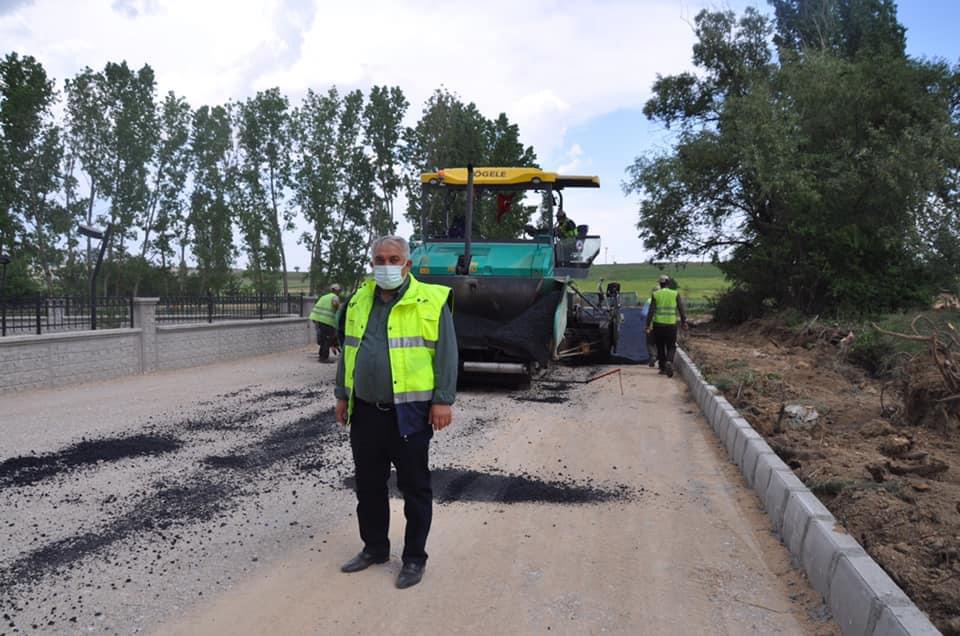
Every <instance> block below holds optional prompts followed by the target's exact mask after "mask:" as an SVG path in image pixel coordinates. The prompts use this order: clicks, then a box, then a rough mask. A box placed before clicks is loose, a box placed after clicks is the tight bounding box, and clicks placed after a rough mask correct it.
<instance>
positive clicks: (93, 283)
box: [78, 223, 113, 330]
mask: <svg viewBox="0 0 960 636" xmlns="http://www.w3.org/2000/svg"><path fill="white" fill-rule="evenodd" d="M78 229H79V230H80V233H81V234H83V235H84V236H86V237H89V238H95V239H100V253H99V254H98V255H97V264H96V265H94V267H93V271H92V272H91V273H90V328H91V329H94V330H95V329H96V328H97V274H99V273H100V264H101V263H102V262H103V253H104V252H105V251H106V249H107V244H108V243H109V242H110V235H111V233H112V232H113V225H111V224H109V223H107V228H106V229H105V230H101V229H100V228H96V227H91V226H89V225H82V224H81V225H80V226H79V228H78Z"/></svg>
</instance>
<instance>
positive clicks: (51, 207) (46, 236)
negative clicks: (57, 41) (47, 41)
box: [0, 53, 67, 291]
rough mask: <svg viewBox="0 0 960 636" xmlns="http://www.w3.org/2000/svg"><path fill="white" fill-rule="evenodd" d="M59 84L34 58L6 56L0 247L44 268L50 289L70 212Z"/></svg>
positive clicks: (1, 71)
mask: <svg viewBox="0 0 960 636" xmlns="http://www.w3.org/2000/svg"><path fill="white" fill-rule="evenodd" d="M55 100H56V91H55V89H54V83H53V81H52V80H50V79H48V78H47V74H46V71H45V70H44V69H43V66H42V65H41V64H40V63H39V62H37V61H36V60H35V59H34V58H32V57H30V56H25V57H22V58H21V57H19V56H18V55H17V54H16V53H10V54H8V55H7V56H5V57H4V58H3V59H2V60H0V132H2V137H0V249H3V250H4V251H7V250H9V251H11V252H13V251H14V250H13V249H12V248H13V247H14V246H15V245H16V244H19V245H17V248H18V249H17V250H16V252H15V253H14V254H15V256H16V257H17V258H18V260H20V262H21V267H20V268H19V269H17V270H16V271H26V270H27V269H28V268H29V267H30V266H33V267H35V268H36V269H37V270H39V271H40V272H41V273H42V275H43V277H44V282H45V285H46V288H47V290H48V291H49V290H50V289H51V288H52V287H53V268H54V266H55V265H56V264H57V263H58V262H59V259H60V250H59V249H58V248H57V234H58V232H61V231H64V229H65V225H67V224H66V223H65V219H64V217H65V214H64V212H63V208H62V207H61V205H60V204H59V203H58V202H57V201H56V198H55V197H56V194H57V191H58V190H59V186H60V162H61V158H62V155H63V144H62V142H61V140H60V130H59V128H58V127H57V126H56V124H55V123H54V121H53V115H52V112H51V108H52V106H53V104H54V102H55Z"/></svg>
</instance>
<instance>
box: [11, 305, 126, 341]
mask: <svg viewBox="0 0 960 636" xmlns="http://www.w3.org/2000/svg"><path fill="white" fill-rule="evenodd" d="M125 327H133V298H132V297H128V298H118V297H104V298H97V305H96V317H95V318H94V317H93V316H92V315H91V311H90V298H89V297H80V296H63V297H53V296H18V297H7V298H0V336H25V335H31V334H36V335H38V336H39V335H40V334H44V333H62V332H64V331H82V330H86V329H121V328H125Z"/></svg>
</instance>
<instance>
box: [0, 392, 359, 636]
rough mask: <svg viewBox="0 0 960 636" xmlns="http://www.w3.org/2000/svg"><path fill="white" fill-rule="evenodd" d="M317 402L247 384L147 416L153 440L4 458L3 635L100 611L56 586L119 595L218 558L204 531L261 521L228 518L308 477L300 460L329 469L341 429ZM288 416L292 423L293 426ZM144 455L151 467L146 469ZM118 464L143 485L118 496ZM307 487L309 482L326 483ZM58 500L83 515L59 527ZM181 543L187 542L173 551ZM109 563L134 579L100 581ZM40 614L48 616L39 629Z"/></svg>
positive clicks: (313, 396)
mask: <svg viewBox="0 0 960 636" xmlns="http://www.w3.org/2000/svg"><path fill="white" fill-rule="evenodd" d="M327 394H329V391H327V392H326V393H325V395H327ZM320 395H321V394H320V392H319V391H317V390H314V389H301V390H282V391H270V392H257V391H251V390H249V389H242V390H239V391H234V392H231V393H230V394H225V395H220V396H217V397H216V398H215V399H214V400H211V401H208V402H206V403H205V404H206V407H205V408H201V409H200V410H199V411H196V412H193V413H190V414H188V415H186V416H181V417H176V416H174V417H169V416H166V417H157V416H154V417H152V418H150V419H149V420H148V421H147V422H146V423H143V424H141V425H140V428H141V429H142V430H146V431H149V433H144V434H140V435H131V436H125V437H104V438H101V439H84V440H81V441H80V442H78V443H76V444H74V445H71V446H69V447H67V448H65V449H62V450H59V451H56V452H52V453H43V454H36V455H26V456H20V457H14V458H10V459H7V460H4V461H3V462H2V463H0V511H3V514H2V515H0V517H2V519H3V521H2V522H0V533H3V532H4V531H5V533H6V534H7V538H4V539H3V544H5V546H7V547H9V548H16V551H14V550H10V549H5V550H4V552H0V557H2V556H4V553H6V555H7V556H8V557H12V558H0V609H2V610H3V615H4V616H5V618H4V623H0V634H5V633H6V630H7V628H9V629H10V630H12V631H22V630H24V629H27V628H31V629H45V630H46V631H54V632H56V631H62V630H67V631H70V630H71V629H74V628H76V621H77V620H78V616H82V615H84V614H87V615H94V616H100V615H101V614H97V613H96V612H94V611H93V610H92V609H91V608H89V607H88V606H87V602H86V601H85V600H84V594H82V593H81V594H76V595H74V596H72V597H70V598H64V597H63V596H61V595H60V594H59V593H58V588H59V587H61V586H60V585H58V584H57V583H56V581H58V580H59V581H61V582H63V583H67V582H68V581H69V582H71V583H72V586H71V587H73V588H74V590H76V588H80V589H85V588H95V589H98V590H99V589H101V587H105V586H106V585H109V586H111V587H112V588H113V589H117V586H120V587H124V586H126V585H132V584H135V583H136V580H135V579H136V578H137V577H138V576H139V577H141V578H143V579H146V580H147V581H149V580H151V579H152V578H154V577H156V576H161V577H162V576H164V575H166V574H167V573H169V572H172V571H174V570H184V569H186V570H189V569H190V568H191V567H192V566H193V563H195V562H197V561H198V560H205V559H210V558H215V557H216V554H209V553H208V552H207V548H205V547H204V546H205V545H207V544H208V543H209V542H210V540H209V539H207V538H206V536H205V535H206V534H208V533H210V532H211V530H207V531H204V530H203V527H204V525H206V526H214V525H218V527H219V528H225V527H226V526H228V525H229V526H241V525H249V524H251V523H254V524H257V523H259V522H260V520H259V519H256V518H255V517H254V518H249V517H244V515H241V518H244V521H238V520H237V519H235V518H232V517H231V513H232V512H233V511H235V510H236V509H237V508H238V507H239V503H240V501H241V500H242V499H243V498H244V497H248V496H256V495H258V494H262V493H263V492H270V491H271V489H273V488H275V487H276V483H278V482H279V481H281V480H283V479H285V478H286V477H287V476H289V475H303V471H302V470H301V468H300V465H299V464H300V463H301V462H304V463H308V464H310V465H315V466H319V465H325V464H329V463H330V462H328V461H325V460H324V456H325V454H326V452H327V450H328V449H329V448H331V447H333V446H336V445H338V441H337V439H336V431H337V425H336V423H335V422H334V415H333V409H332V408H329V407H328V408H318V406H319V404H322V402H320V401H319V400H318V398H319V397H320ZM291 414H298V415H299V416H298V417H296V418H295V419H293V420H292V421H288V420H289V417H290V415H291ZM206 447H216V448H224V447H226V449H228V452H226V453H219V454H213V453H202V449H203V448H206ZM161 455H162V456H167V457H168V461H167V462H166V463H158V462H157V461H156V459H157V458H158V457H160V456H161ZM121 460H126V461H121ZM148 460H150V461H152V463H150V464H145V463H143V462H144V461H148ZM114 466H116V467H117V468H114ZM121 466H123V470H125V471H128V472H130V473H134V474H135V475H138V476H140V478H141V479H142V480H144V481H145V483H143V484H142V485H141V487H136V488H133V489H132V490H131V491H129V492H123V487H122V486H121V485H120V484H119V483H118V481H122V480H123V477H118V476H117V474H115V471H119V470H121V468H120V467H121ZM285 466H288V468H289V469H285V468H284V467H285ZM222 468H230V469H231V470H219V469H222ZM80 469H83V470H84V471H85V472H84V473H83V474H82V477H81V476H80V475H79V473H78V475H77V476H75V477H74V476H72V473H73V472H76V471H79V470H80ZM54 477H58V479H53V478H54ZM336 477H337V481H339V479H340V478H341V477H340V475H339V474H338V475H337V476H336ZM143 478H145V479H143ZM301 479H305V477H301ZM132 481H133V482H134V483H136V481H137V480H136V478H134V479H133V480H132ZM313 481H314V482H316V483H314V484H311V485H314V486H316V485H319V484H321V483H322V482H320V481H319V480H315V479H314V480H313ZM85 483H89V484H90V485H91V486H92V485H93V484H94V483H97V484H102V486H103V487H104V491H106V492H108V493H110V494H108V495H107V496H106V497H105V498H104V497H96V496H91V492H96V491H94V490H92V488H91V489H89V490H88V489H84V491H83V493H82V494H78V493H76V492H73V491H75V490H76V489H77V488H84V484H85ZM111 484H116V487H114V486H111ZM294 492H295V491H294ZM50 502H58V503H50ZM37 503H42V504H43V505H42V506H35V504H37ZM65 503H69V504H72V505H73V506H76V507H80V508H82V509H83V510H85V511H86V512H84V513H81V515H80V516H81V517H82V518H81V519H74V520H73V521H74V523H72V524H71V523H69V522H68V521H60V520H59V519H58V518H57V516H56V515H57V512H56V510H57V509H58V508H59V507H61V506H64V505H65ZM41 507H45V508H47V510H46V513H47V514H44V511H41V510H40V508H41ZM51 512H52V515H51V514H50V513H51ZM218 519H219V520H220V523H219V524H216V523H215V521H216V520H218ZM228 520H229V521H228ZM203 522H207V523H203ZM41 528H42V530H40V529H41ZM250 536H253V535H250ZM0 537H3V534H0ZM38 539H39V541H38ZM237 542H238V543H239V541H237ZM178 543H179V544H180V545H181V546H182V545H184V544H189V546H190V547H189V548H187V549H186V550H184V549H183V548H182V547H177V548H176V549H174V546H177V544H178ZM3 544H0V545H3ZM185 552H186V554H184V553H185ZM104 564H107V565H110V564H113V566H115V568H117V569H120V570H122V571H124V572H129V574H128V575H127V576H126V577H125V578H124V579H121V580H120V581H114V582H111V583H109V584H107V583H104V582H103V581H102V580H101V577H102V570H103V568H104ZM120 564H122V567H121V565H120ZM147 587H150V586H149V584H148V585H147ZM87 596H90V595H89V594H88V595H87ZM85 610H86V611H85ZM21 614H26V615H28V616H29V620H30V622H29V624H27V623H24V624H20V623H19V622H18V620H17V617H18V615H21ZM38 615H40V616H44V617H46V618H45V619H44V620H43V621H40V622H36V621H37V616H38ZM68 626H72V627H68Z"/></svg>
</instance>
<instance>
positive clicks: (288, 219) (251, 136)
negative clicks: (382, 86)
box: [237, 88, 295, 294]
mask: <svg viewBox="0 0 960 636" xmlns="http://www.w3.org/2000/svg"><path fill="white" fill-rule="evenodd" d="M237 124H238V138H239V147H240V149H241V151H242V163H241V165H240V179H241V183H242V184H243V186H244V189H245V192H244V199H245V201H244V202H245V205H244V206H243V208H242V210H243V215H244V218H243V220H242V221H241V227H242V228H243V229H244V234H245V237H246V240H247V252H248V256H249V257H250V258H251V263H252V264H254V271H255V272H256V273H257V275H258V278H259V281H260V284H261V285H262V284H263V282H264V277H263V271H264V269H266V270H267V271H270V272H276V271H279V272H281V280H282V281H283V293H284V294H287V293H288V291H289V285H288V281H287V256H286V251H285V250H284V247H283V232H284V231H289V230H292V229H293V228H294V225H293V215H294V213H295V208H293V207H291V206H287V205H284V196H285V191H286V189H287V187H288V186H289V185H290V176H291V162H290V155H291V137H290V106H289V102H288V100H287V98H286V97H285V96H284V95H281V94H280V89H278V88H271V89H270V90H267V91H260V92H259V93H257V94H256V95H255V96H254V97H252V98H250V99H248V100H247V101H246V102H244V103H243V104H241V105H239V107H238V121H237ZM263 238H266V239H267V241H266V244H265V245H254V242H256V243H259V242H261V241H262V239H263Z"/></svg>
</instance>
